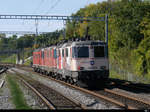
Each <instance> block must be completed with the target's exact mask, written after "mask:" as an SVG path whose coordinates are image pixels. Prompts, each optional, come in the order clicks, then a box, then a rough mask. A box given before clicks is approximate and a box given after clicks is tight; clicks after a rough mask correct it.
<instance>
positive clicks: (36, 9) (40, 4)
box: [33, 0, 44, 14]
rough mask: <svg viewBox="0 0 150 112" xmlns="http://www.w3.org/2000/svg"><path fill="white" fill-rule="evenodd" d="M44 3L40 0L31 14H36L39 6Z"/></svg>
mask: <svg viewBox="0 0 150 112" xmlns="http://www.w3.org/2000/svg"><path fill="white" fill-rule="evenodd" d="M43 3H44V0H41V1H40V2H39V4H38V6H37V8H36V9H35V10H34V11H33V14H34V13H36V12H37V10H38V9H40V7H41V5H42V4H43Z"/></svg>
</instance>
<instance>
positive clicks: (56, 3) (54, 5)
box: [46, 0, 61, 14]
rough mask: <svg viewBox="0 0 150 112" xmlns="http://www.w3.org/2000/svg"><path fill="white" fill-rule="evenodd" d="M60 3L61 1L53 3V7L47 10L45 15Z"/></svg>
mask: <svg viewBox="0 0 150 112" xmlns="http://www.w3.org/2000/svg"><path fill="white" fill-rule="evenodd" d="M60 2H61V0H57V1H56V2H55V4H53V5H52V6H51V7H50V8H49V9H48V11H47V12H46V14H48V13H49V12H50V11H51V10H52V9H54V8H55V7H56V6H57V5H58V4H59V3H60Z"/></svg>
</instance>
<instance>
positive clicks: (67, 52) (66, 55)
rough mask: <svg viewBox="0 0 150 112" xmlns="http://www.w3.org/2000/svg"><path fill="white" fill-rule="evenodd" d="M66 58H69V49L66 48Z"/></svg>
mask: <svg viewBox="0 0 150 112" xmlns="http://www.w3.org/2000/svg"><path fill="white" fill-rule="evenodd" d="M66 57H68V48H66Z"/></svg>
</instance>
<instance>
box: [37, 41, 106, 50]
mask: <svg viewBox="0 0 150 112" xmlns="http://www.w3.org/2000/svg"><path fill="white" fill-rule="evenodd" d="M71 45H72V46H76V45H106V42H104V41H94V40H88V41H69V42H67V43H62V44H59V45H57V46H55V45H52V46H49V47H47V48H51V47H55V48H61V47H67V46H71ZM47 48H46V49H47ZM43 49H45V48H38V49H36V50H34V52H38V51H41V50H43Z"/></svg>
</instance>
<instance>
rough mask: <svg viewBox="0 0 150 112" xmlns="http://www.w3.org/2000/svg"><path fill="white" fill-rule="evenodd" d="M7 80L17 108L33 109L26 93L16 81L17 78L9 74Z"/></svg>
mask: <svg viewBox="0 0 150 112" xmlns="http://www.w3.org/2000/svg"><path fill="white" fill-rule="evenodd" d="M7 81H8V84H9V88H10V91H11V95H12V101H13V103H14V105H15V106H16V109H31V107H29V106H28V105H27V103H26V102H25V98H24V94H23V92H22V91H21V89H20V88H19V85H18V84H17V83H16V78H15V77H14V76H13V75H11V74H9V75H7Z"/></svg>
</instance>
